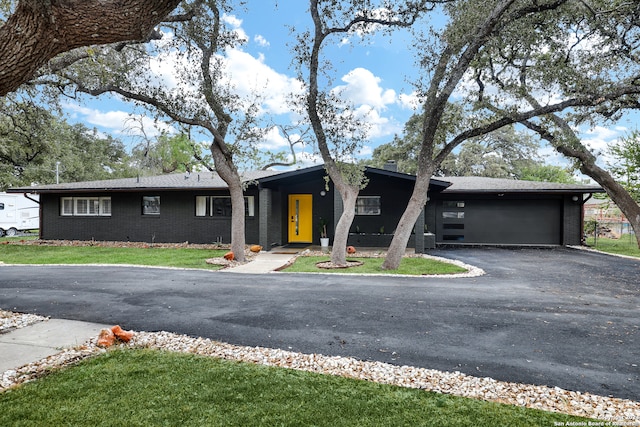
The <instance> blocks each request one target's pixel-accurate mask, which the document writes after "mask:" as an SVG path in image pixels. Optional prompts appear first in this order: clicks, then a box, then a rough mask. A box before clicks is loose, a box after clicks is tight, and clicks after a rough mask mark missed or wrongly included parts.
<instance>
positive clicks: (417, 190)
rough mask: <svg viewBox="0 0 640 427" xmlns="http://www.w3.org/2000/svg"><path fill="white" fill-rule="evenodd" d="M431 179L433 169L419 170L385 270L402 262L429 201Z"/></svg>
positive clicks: (388, 255) (384, 265) (383, 267)
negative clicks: (428, 193)
mask: <svg viewBox="0 0 640 427" xmlns="http://www.w3.org/2000/svg"><path fill="white" fill-rule="evenodd" d="M430 181H431V170H430V169H429V170H427V173H426V174H421V173H420V172H418V176H417V177H416V184H415V186H414V187H413V193H412V194H411V199H409V203H408V204H407V207H406V209H405V211H404V213H403V214H402V217H401V218H400V221H399V222H398V227H397V228H396V232H395V234H394V235H393V239H392V240H391V244H390V245H389V249H388V250H387V257H386V258H385V260H384V262H383V263H382V269H383V270H397V269H398V267H400V262H401V261H402V257H403V256H404V253H405V251H406V250H407V244H408V243H409V238H410V237H411V232H412V231H413V229H414V225H415V223H416V221H417V220H418V217H419V216H420V213H421V212H422V209H424V206H425V204H426V203H427V192H428V191H429V182H430Z"/></svg>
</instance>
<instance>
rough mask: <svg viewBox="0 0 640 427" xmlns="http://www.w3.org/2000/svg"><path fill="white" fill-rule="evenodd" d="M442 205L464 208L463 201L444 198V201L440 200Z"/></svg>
mask: <svg viewBox="0 0 640 427" xmlns="http://www.w3.org/2000/svg"><path fill="white" fill-rule="evenodd" d="M442 205H443V206H444V207H445V208H464V202H456V201H450V200H445V201H444V202H442Z"/></svg>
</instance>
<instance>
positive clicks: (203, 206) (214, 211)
mask: <svg viewBox="0 0 640 427" xmlns="http://www.w3.org/2000/svg"><path fill="white" fill-rule="evenodd" d="M244 214H245V216H249V217H253V216H255V198H254V196H244ZM196 216H213V217H230V216H231V197H229V196H196Z"/></svg>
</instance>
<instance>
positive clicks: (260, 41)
mask: <svg viewBox="0 0 640 427" xmlns="http://www.w3.org/2000/svg"><path fill="white" fill-rule="evenodd" d="M253 41H254V42H256V43H257V44H258V46H262V47H269V46H271V43H269V41H268V40H267V39H265V38H264V37H263V36H262V35H260V34H258V35H255V36H254V37H253Z"/></svg>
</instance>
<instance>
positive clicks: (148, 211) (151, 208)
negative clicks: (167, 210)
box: [142, 196, 160, 215]
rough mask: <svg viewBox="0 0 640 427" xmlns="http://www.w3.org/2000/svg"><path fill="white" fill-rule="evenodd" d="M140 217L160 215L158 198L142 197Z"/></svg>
mask: <svg viewBox="0 0 640 427" xmlns="http://www.w3.org/2000/svg"><path fill="white" fill-rule="evenodd" d="M142 215H160V196H143V197H142Z"/></svg>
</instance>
